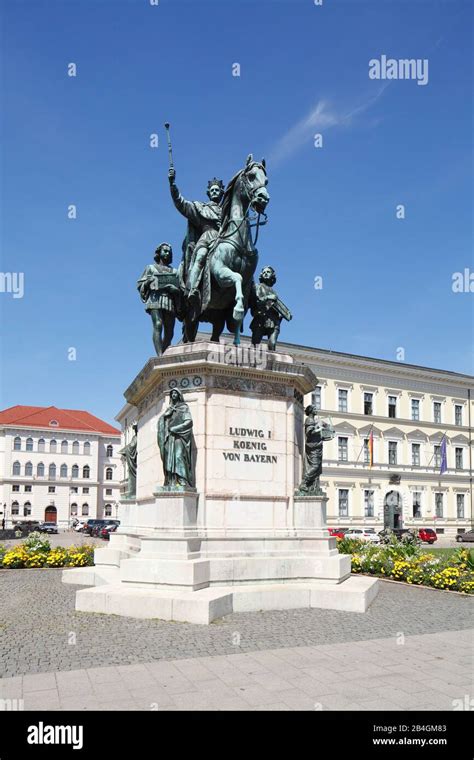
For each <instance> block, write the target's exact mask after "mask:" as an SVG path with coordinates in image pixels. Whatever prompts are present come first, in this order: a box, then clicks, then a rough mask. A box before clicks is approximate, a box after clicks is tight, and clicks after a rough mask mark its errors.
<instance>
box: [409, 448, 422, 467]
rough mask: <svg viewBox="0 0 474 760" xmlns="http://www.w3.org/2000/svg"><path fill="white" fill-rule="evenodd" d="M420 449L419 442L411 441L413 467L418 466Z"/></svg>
mask: <svg viewBox="0 0 474 760" xmlns="http://www.w3.org/2000/svg"><path fill="white" fill-rule="evenodd" d="M420 450H421V446H420V444H419V443H412V445H411V463H412V465H413V466H414V467H419V466H420Z"/></svg>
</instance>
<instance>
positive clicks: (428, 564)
mask: <svg viewBox="0 0 474 760" xmlns="http://www.w3.org/2000/svg"><path fill="white" fill-rule="evenodd" d="M338 549H339V551H340V552H341V553H346V554H347V553H350V554H351V567H352V572H353V573H369V574H371V575H377V576H380V577H382V578H393V579H394V580H398V581H405V582H406V583H412V584H414V585H425V586H432V587H433V588H438V589H445V590H451V591H461V592H462V593H464V594H474V561H473V557H472V555H471V553H470V551H469V550H467V549H459V550H458V551H457V552H455V553H453V554H442V555H439V556H436V555H435V554H434V553H433V552H429V553H428V552H426V553H423V552H422V550H421V548H420V546H419V545H418V544H417V543H416V542H412V541H409V542H407V543H404V542H399V541H398V540H396V541H392V540H391V538H388V540H387V542H386V543H385V544H383V545H380V546H375V545H373V544H367V543H365V542H363V541H358V540H353V539H347V540H344V539H343V540H342V541H341V542H340V543H339V544H338Z"/></svg>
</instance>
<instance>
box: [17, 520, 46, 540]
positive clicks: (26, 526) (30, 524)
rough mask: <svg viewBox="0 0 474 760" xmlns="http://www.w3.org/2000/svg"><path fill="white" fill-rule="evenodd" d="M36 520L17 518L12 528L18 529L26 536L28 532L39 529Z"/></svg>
mask: <svg viewBox="0 0 474 760" xmlns="http://www.w3.org/2000/svg"><path fill="white" fill-rule="evenodd" d="M39 525H40V523H39V521H38V520H19V521H18V522H16V523H14V524H13V529H14V530H18V531H20V533H22V535H24V536H27V535H28V533H32V531H34V530H39Z"/></svg>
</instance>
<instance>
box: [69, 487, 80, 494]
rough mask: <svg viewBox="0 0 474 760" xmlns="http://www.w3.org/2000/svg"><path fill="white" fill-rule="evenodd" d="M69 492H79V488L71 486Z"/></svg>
mask: <svg viewBox="0 0 474 760" xmlns="http://www.w3.org/2000/svg"><path fill="white" fill-rule="evenodd" d="M71 493H79V489H78V487H77V486H71Z"/></svg>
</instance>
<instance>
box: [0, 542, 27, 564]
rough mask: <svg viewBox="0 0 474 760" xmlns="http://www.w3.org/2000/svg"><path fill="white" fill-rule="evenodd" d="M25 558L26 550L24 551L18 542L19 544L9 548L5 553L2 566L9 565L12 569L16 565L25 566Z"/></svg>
mask: <svg viewBox="0 0 474 760" xmlns="http://www.w3.org/2000/svg"><path fill="white" fill-rule="evenodd" d="M27 559H28V552H27V551H26V549H25V547H24V546H22V545H21V544H20V546H15V548H14V549H10V550H9V551H7V552H6V553H5V556H4V557H3V562H2V565H3V567H9V568H13V569H15V568H18V567H25V566H26V564H25V563H26V561H27Z"/></svg>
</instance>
